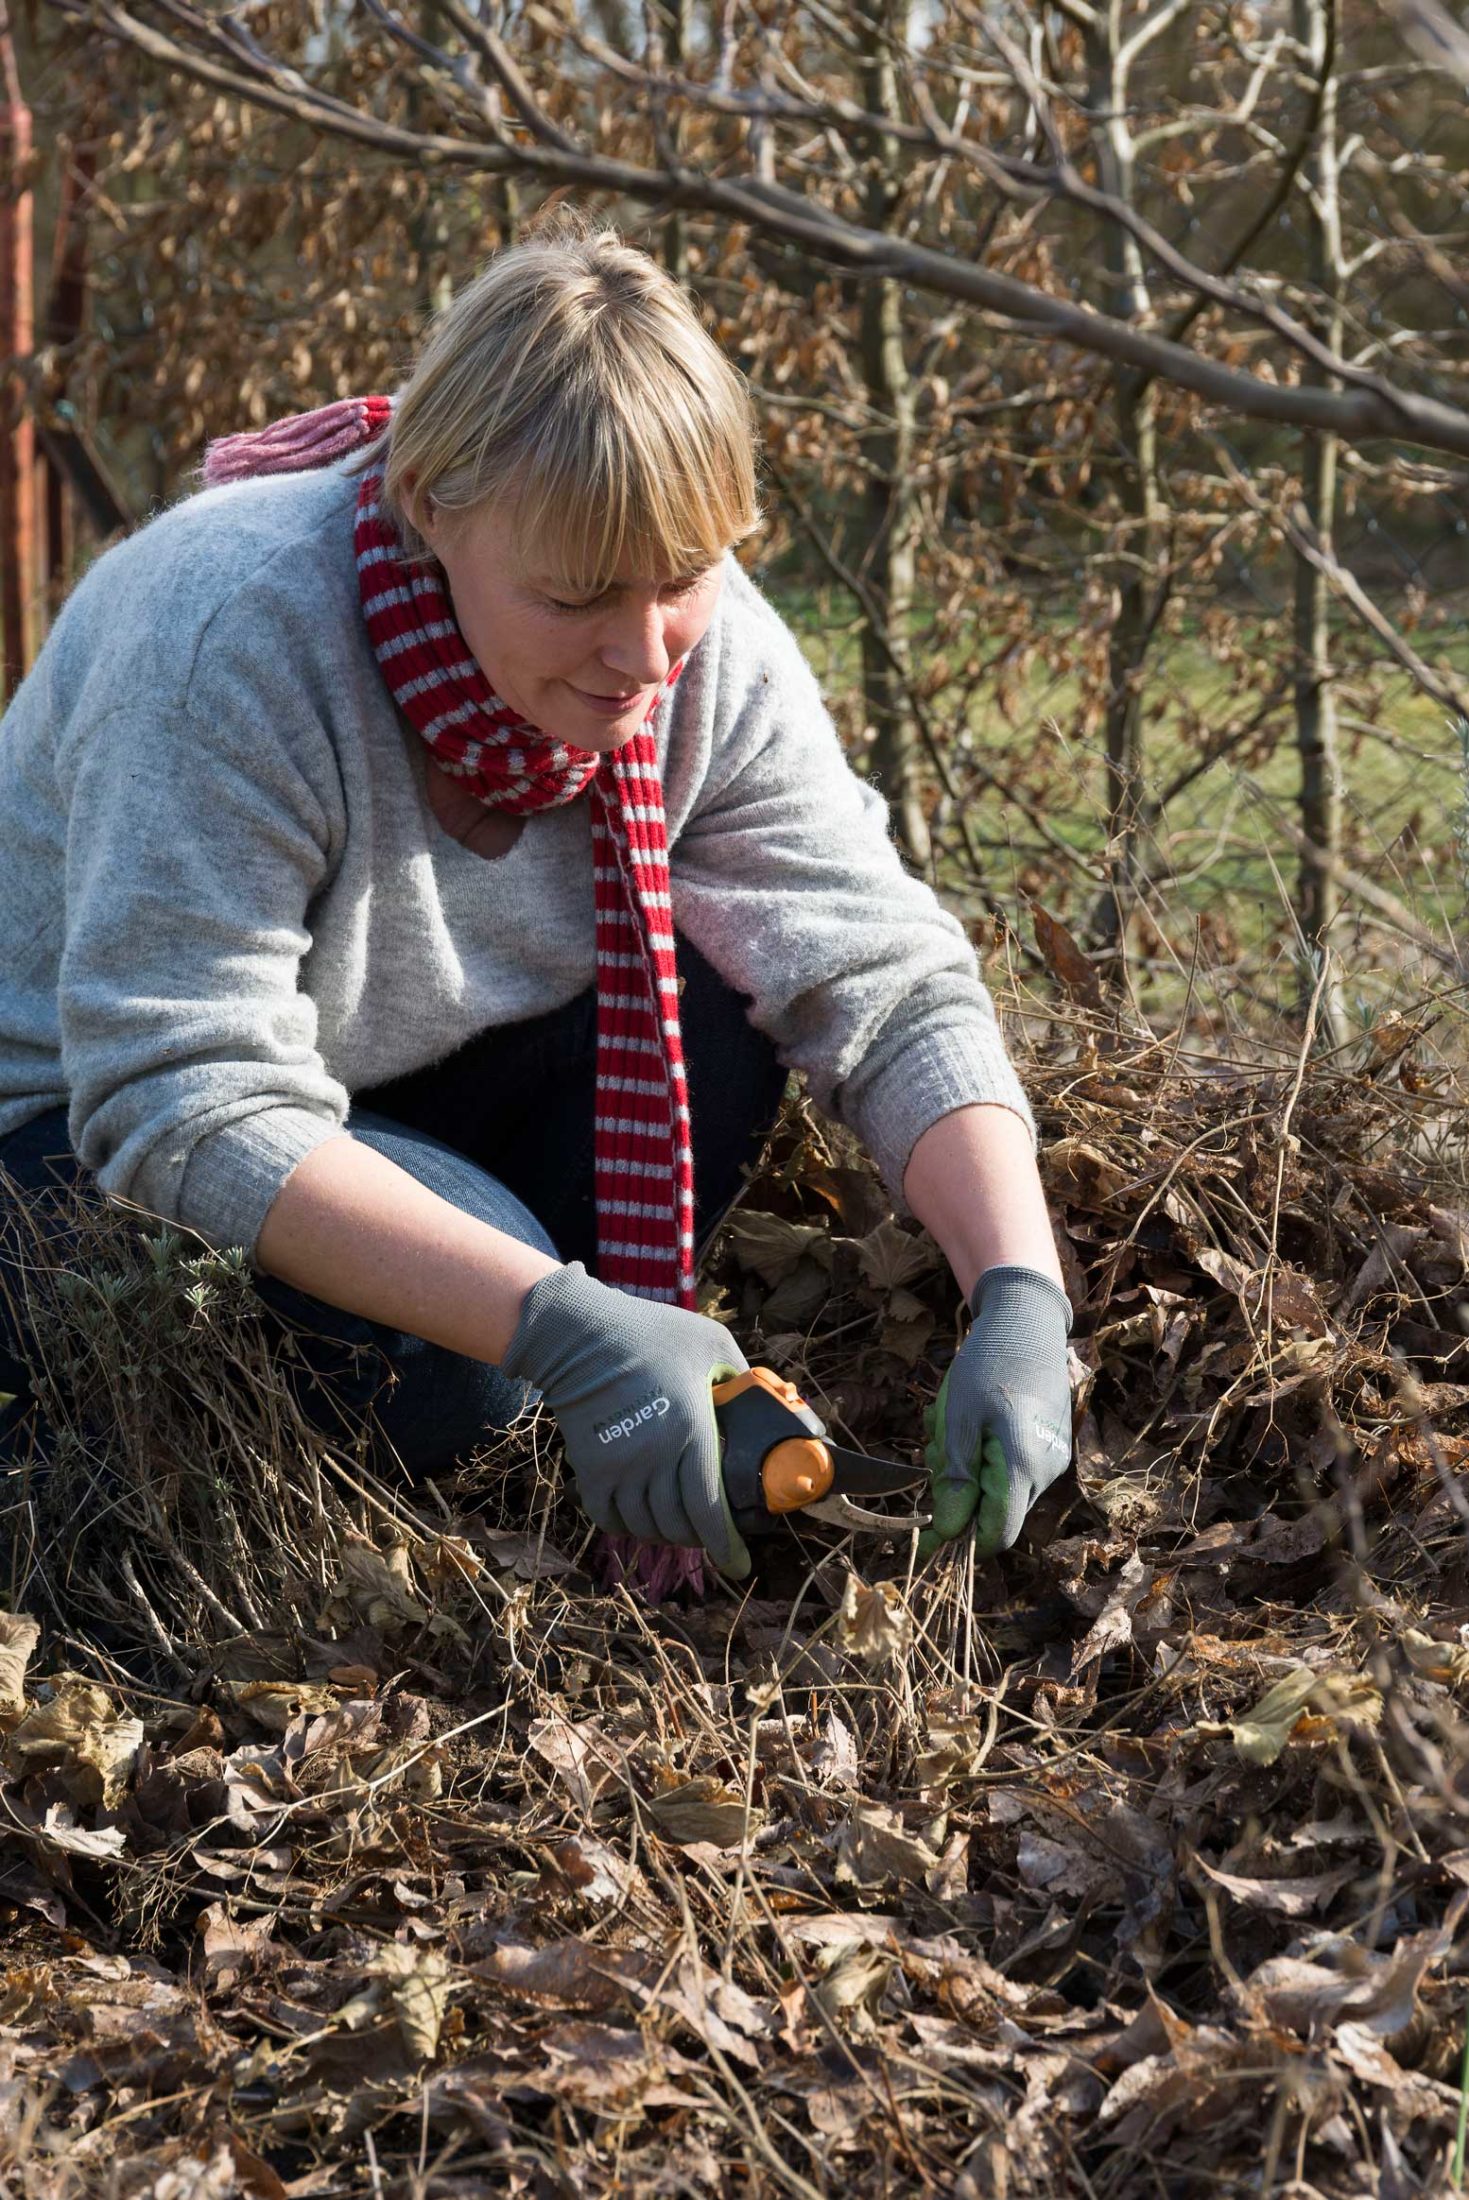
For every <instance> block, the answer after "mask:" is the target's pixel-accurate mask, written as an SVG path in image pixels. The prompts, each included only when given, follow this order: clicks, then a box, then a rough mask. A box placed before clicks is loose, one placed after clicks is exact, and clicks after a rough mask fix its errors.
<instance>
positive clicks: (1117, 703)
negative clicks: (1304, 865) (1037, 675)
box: [1085, 0, 1163, 978]
mask: <svg viewBox="0 0 1469 2200" xmlns="http://www.w3.org/2000/svg"><path fill="white" fill-rule="evenodd" d="M1122 16H1123V9H1122V0H1108V5H1107V7H1106V9H1105V10H1104V11H1100V12H1099V15H1098V19H1097V21H1096V23H1095V25H1093V26H1091V27H1089V28H1088V29H1087V31H1086V34H1085V36H1086V54H1087V74H1088V78H1089V89H1090V101H1089V104H1090V106H1091V110H1092V112H1093V114H1095V115H1096V116H1098V117H1099V118H1100V120H1099V127H1098V134H1097V139H1096V148H1097V166H1098V171H1099V180H1100V182H1101V184H1102V187H1103V189H1104V190H1107V191H1110V192H1112V193H1113V194H1114V196H1115V197H1117V198H1119V199H1120V200H1122V201H1123V203H1124V204H1125V205H1128V206H1130V205H1132V204H1133V201H1134V199H1135V197H1136V185H1137V170H1136V156H1135V152H1134V147H1133V140H1132V132H1131V130H1130V129H1129V127H1128V121H1127V102H1128V82H1127V79H1128V67H1127V64H1126V62H1125V60H1124V58H1123V49H1124V36H1125V31H1124V24H1123V20H1122ZM1101 249H1102V253H1103V264H1104V266H1105V269H1106V274H1107V284H1106V290H1105V293H1104V295H1103V297H1102V299H1101V301H1100V303H1101V306H1102V310H1103V311H1104V312H1106V313H1110V314H1112V315H1113V316H1115V318H1117V319H1118V320H1123V321H1130V322H1134V323H1138V322H1142V321H1143V320H1145V319H1146V317H1147V316H1148V315H1149V314H1150V313H1151V310H1152V301H1151V299H1150V297H1149V295H1148V285H1147V276H1146V272H1145V270H1144V266H1143V258H1142V253H1141V251H1140V249H1139V247H1138V244H1137V240H1136V239H1135V238H1134V237H1132V236H1131V235H1129V234H1128V232H1127V231H1126V230H1124V229H1122V228H1121V227H1119V225H1118V224H1117V223H1115V222H1108V223H1106V224H1105V225H1104V227H1103V231H1102V238H1101ZM1112 408H1113V421H1114V425H1115V429H1116V435H1117V449H1118V456H1119V459H1120V464H1119V466H1118V469H1117V483H1118V496H1119V499H1120V502H1121V512H1120V514H1119V516H1118V522H1117V528H1116V532H1115V535H1114V538H1113V554H1112V558H1111V561H1110V570H1109V574H1108V579H1109V582H1110V590H1111V599H1112V606H1113V615H1112V623H1111V628H1110V631H1109V634H1108V638H1107V701H1106V712H1105V740H1106V759H1107V868H1108V873H1109V884H1108V887H1107V890H1106V892H1105V893H1104V894H1103V896H1102V898H1101V900H1100V901H1099V902H1098V904H1097V907H1096V909H1095V910H1094V911H1093V914H1092V922H1091V931H1092V935H1093V937H1094V939H1095V940H1096V941H1097V944H1098V945H1099V946H1101V947H1103V948H1105V949H1107V950H1108V951H1109V956H1110V959H1111V961H1112V964H1113V973H1114V975H1115V976H1117V977H1119V978H1120V977H1121V976H1122V975H1123V974H1124V972H1125V968H1126V962H1127V935H1128V927H1129V925H1130V924H1131V921H1132V915H1133V911H1134V910H1135V908H1136V906H1137V899H1138V890H1139V859H1140V853H1141V849H1140V840H1141V830H1140V825H1139V817H1140V813H1141V809H1142V797H1143V773H1144V768H1145V763H1146V758H1145V755H1144V739H1143V673H1144V666H1145V660H1146V657H1147V650H1148V642H1149V637H1150V634H1151V631H1152V620H1153V611H1154V589H1155V585H1156V579H1155V575H1156V567H1155V560H1156V556H1157V550H1158V542H1159V535H1160V524H1159V523H1160V519H1161V514H1162V508H1163V498H1162V492H1161V489H1160V486H1159V481H1158V439H1157V401H1156V391H1155V386H1154V384H1153V383H1152V382H1151V381H1149V382H1148V383H1147V384H1146V385H1143V386H1142V387H1140V386H1139V377H1138V376H1137V374H1136V373H1135V372H1134V371H1133V370H1132V369H1131V368H1127V367H1123V368H1119V369H1118V370H1117V371H1116V372H1115V373H1114V374H1113V377H1112Z"/></svg>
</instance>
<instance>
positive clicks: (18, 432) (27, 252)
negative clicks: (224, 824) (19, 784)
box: [0, 0, 37, 707]
mask: <svg viewBox="0 0 1469 2200" xmlns="http://www.w3.org/2000/svg"><path fill="white" fill-rule="evenodd" d="M30 159H31V113H30V109H29V108H28V107H27V105H26V103H25V101H24V99H23V98H22V97H21V89H20V72H19V70H18V69H17V67H16V62H15V47H14V44H13V41H12V38H11V32H10V19H9V16H8V14H7V12H6V9H5V6H4V0H0V362H3V361H5V360H11V359H15V360H22V359H23V360H27V361H29V360H30V359H31V357H32V355H33V354H34V351H35V291H34V266H33V249H34V248H33V241H32V231H31V224H32V204H31V193H30V191H29V189H28V188H26V185H27V183H28V179H29V172H30ZM6 385H7V386H6V387H5V388H4V390H3V396H0V622H3V646H4V659H3V669H0V707H3V706H4V704H6V703H8V702H9V700H10V698H11V696H12V695H13V694H14V693H15V691H16V689H17V688H18V687H19V685H20V683H21V681H22V680H23V679H24V678H25V675H26V672H27V671H28V669H29V667H30V662H31V649H30V641H31V636H30V617H31V597H32V591H33V590H34V587H35V582H36V570H37V561H36V436H35V427H34V424H33V421H32V416H31V404H30V393H29V391H28V390H27V387H26V385H25V383H24V381H23V380H22V379H21V377H20V376H19V375H10V376H8V377H7V378H6Z"/></svg>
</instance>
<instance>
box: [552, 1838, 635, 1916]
mask: <svg viewBox="0 0 1469 2200" xmlns="http://www.w3.org/2000/svg"><path fill="white" fill-rule="evenodd" d="M551 1861H552V1863H553V1865H554V1866H555V1869H556V1872H557V1874H558V1876H559V1877H560V1878H561V1879H562V1880H563V1881H564V1882H565V1884H566V1886H567V1887H569V1888H571V1889H572V1890H573V1892H574V1893H576V1894H578V1895H579V1896H580V1897H581V1899H582V1900H583V1901H584V1902H590V1903H594V1904H598V1905H601V1904H605V1903H609V1902H623V1901H626V1900H627V1898H628V1897H629V1896H630V1895H633V1894H636V1893H638V1892H639V1891H640V1890H641V1888H642V1886H643V1884H644V1882H643V1875H642V1873H641V1872H640V1871H639V1870H638V1868H637V1866H636V1864H633V1863H631V1862H630V1861H629V1860H628V1858H627V1857H625V1856H622V1855H620V1854H619V1852H618V1851H617V1850H616V1849H614V1848H613V1847H612V1846H611V1845H610V1844H609V1843H608V1842H606V1841H599V1840H597V1838H596V1837H595V1835H593V1834H590V1833H579V1834H577V1835H575V1837H574V1838H573V1839H571V1840H569V1841H561V1842H558V1843H557V1845H556V1847H555V1848H554V1849H552V1851H551Z"/></svg>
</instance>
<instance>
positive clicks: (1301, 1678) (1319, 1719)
mask: <svg viewBox="0 0 1469 2200" xmlns="http://www.w3.org/2000/svg"><path fill="white" fill-rule="evenodd" d="M1381 1717H1382V1695H1381V1692H1380V1690H1379V1689H1378V1688H1377V1687H1376V1686H1375V1685H1374V1683H1373V1682H1372V1681H1370V1680H1369V1679H1368V1678H1367V1676H1366V1675H1365V1674H1363V1673H1343V1672H1340V1671H1337V1670H1335V1669H1330V1670H1326V1671H1315V1670H1313V1669H1312V1668H1311V1667H1310V1666H1305V1665H1302V1666H1297V1667H1296V1668H1295V1670H1294V1671H1293V1672H1290V1673H1287V1674H1285V1675H1284V1676H1283V1677H1282V1678H1281V1679H1280V1680H1278V1681H1276V1682H1275V1684H1274V1686H1273V1687H1271V1688H1269V1689H1267V1690H1266V1692H1265V1694H1264V1695H1263V1696H1262V1697H1261V1698H1260V1701H1259V1702H1258V1703H1257V1704H1256V1705H1255V1706H1254V1709H1253V1710H1251V1711H1248V1712H1246V1713H1245V1715H1244V1716H1243V1717H1242V1718H1239V1719H1228V1720H1226V1721H1224V1723H1223V1724H1222V1725H1221V1724H1217V1723H1215V1722H1213V1721H1209V1720H1201V1721H1200V1722H1199V1725H1198V1727H1197V1728H1196V1730H1195V1731H1196V1732H1197V1733H1199V1734H1228V1735H1229V1737H1230V1738H1231V1740H1232V1741H1233V1743H1234V1746H1235V1748H1236V1749H1237V1750H1238V1751H1239V1754H1240V1755H1241V1757H1243V1758H1244V1760H1245V1762H1246V1763H1247V1764H1252V1765H1273V1764H1274V1763H1275V1760H1276V1758H1277V1757H1278V1756H1279V1755H1280V1753H1281V1751H1282V1750H1283V1749H1284V1748H1285V1746H1286V1743H1287V1742H1291V1741H1296V1742H1321V1741H1330V1740H1332V1739H1334V1737H1335V1736H1336V1735H1337V1733H1338V1732H1339V1731H1340V1727H1341V1723H1342V1722H1345V1723H1346V1724H1348V1725H1356V1726H1375V1725H1376V1724H1377V1723H1378V1721H1379V1720H1380V1719H1381Z"/></svg>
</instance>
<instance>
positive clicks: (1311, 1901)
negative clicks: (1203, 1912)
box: [1195, 1856, 1357, 1917]
mask: <svg viewBox="0 0 1469 2200" xmlns="http://www.w3.org/2000/svg"><path fill="white" fill-rule="evenodd" d="M1195 1862H1196V1863H1197V1864H1198V1866H1199V1868H1200V1870H1201V1871H1203V1872H1204V1873H1206V1874H1207V1876H1208V1877H1209V1878H1210V1879H1212V1880H1213V1881H1214V1883H1215V1884H1216V1886H1220V1887H1223V1888H1224V1890H1225V1892H1226V1893H1227V1894H1230V1895H1232V1896H1233V1897H1234V1899H1235V1901H1236V1902H1240V1903H1243V1905H1244V1907H1245V1908H1246V1909H1247V1910H1275V1911H1278V1912H1279V1914H1280V1915H1281V1916H1282V1917H1309V1916H1310V1915H1311V1912H1312V1911H1313V1910H1321V1909H1324V1908H1325V1907H1326V1905H1327V1903H1328V1902H1329V1901H1330V1900H1331V1898H1332V1896H1333V1895H1336V1894H1339V1893H1340V1892H1341V1890H1342V1888H1343V1887H1344V1886H1345V1885H1346V1884H1347V1881H1348V1880H1349V1879H1354V1878H1355V1877H1356V1876H1357V1875H1356V1871H1355V1869H1354V1868H1353V1867H1350V1866H1347V1867H1341V1868H1339V1869H1337V1870H1336V1871H1330V1872H1313V1873H1311V1874H1310V1875H1309V1877H1305V1878H1300V1879H1254V1878H1249V1877H1247V1876H1245V1875H1244V1874H1242V1873H1239V1872H1227V1871H1221V1870H1220V1869H1219V1867H1218V1866H1217V1865H1215V1864H1211V1863H1210V1862H1209V1860H1208V1858H1207V1857H1203V1856H1199V1857H1196V1858H1195Z"/></svg>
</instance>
